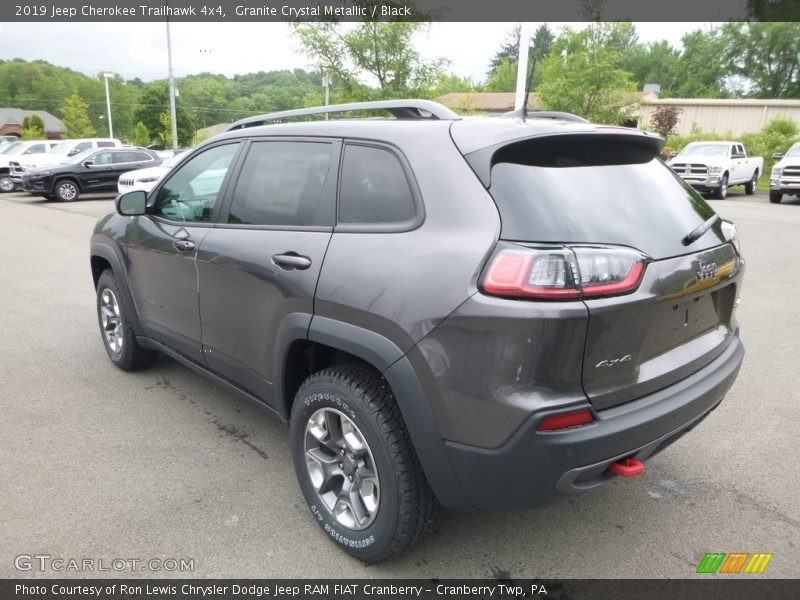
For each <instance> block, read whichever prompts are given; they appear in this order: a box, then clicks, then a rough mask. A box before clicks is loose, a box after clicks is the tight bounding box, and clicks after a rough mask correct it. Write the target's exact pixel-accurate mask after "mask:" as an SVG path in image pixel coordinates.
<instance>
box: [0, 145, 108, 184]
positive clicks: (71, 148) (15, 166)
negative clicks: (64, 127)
mask: <svg viewBox="0 0 800 600" xmlns="http://www.w3.org/2000/svg"><path fill="white" fill-rule="evenodd" d="M121 146H122V143H121V142H120V141H119V140H117V139H111V138H85V139H78V140H63V141H61V142H59V143H58V144H56V145H55V146H53V147H52V148H51V149H50V150H49V151H48V152H45V153H43V154H30V155H25V156H20V157H19V158H18V159H17V160H16V161H12V162H11V163H10V172H11V179H12V181H14V183H15V184H17V185H22V176H23V175H24V173H25V171H27V170H28V169H35V168H37V167H44V166H47V165H55V164H58V163H62V162H65V161H66V160H67V159H68V158H69V157H71V156H75V155H76V154H80V153H81V152H85V151H86V150H91V149H92V148H118V147H121Z"/></svg>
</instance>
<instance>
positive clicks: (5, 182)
mask: <svg viewBox="0 0 800 600" xmlns="http://www.w3.org/2000/svg"><path fill="white" fill-rule="evenodd" d="M15 189H17V184H16V183H14V182H13V181H11V176H10V175H9V174H8V173H4V174H2V175H0V192H2V193H4V194H6V193H8V192H13V191H14V190H15Z"/></svg>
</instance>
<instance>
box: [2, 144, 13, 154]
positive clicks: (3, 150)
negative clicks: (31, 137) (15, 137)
mask: <svg viewBox="0 0 800 600" xmlns="http://www.w3.org/2000/svg"><path fill="white" fill-rule="evenodd" d="M14 144H16V142H0V154H5V153H6V150H8V149H9V148H10V147H11V146H13V145H14Z"/></svg>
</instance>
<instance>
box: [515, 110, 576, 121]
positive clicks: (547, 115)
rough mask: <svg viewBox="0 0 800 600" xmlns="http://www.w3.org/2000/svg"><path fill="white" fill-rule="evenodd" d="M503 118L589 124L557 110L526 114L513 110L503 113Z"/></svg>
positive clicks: (529, 111)
mask: <svg viewBox="0 0 800 600" xmlns="http://www.w3.org/2000/svg"><path fill="white" fill-rule="evenodd" d="M503 116H504V117H510V118H517V119H560V120H562V121H574V122H575V123H588V122H589V121H587V120H586V119H584V118H583V117H579V116H578V115H573V114H572V113H568V112H559V111H555V110H528V111H526V112H525V113H523V112H522V111H521V110H512V111H511V112H507V113H503Z"/></svg>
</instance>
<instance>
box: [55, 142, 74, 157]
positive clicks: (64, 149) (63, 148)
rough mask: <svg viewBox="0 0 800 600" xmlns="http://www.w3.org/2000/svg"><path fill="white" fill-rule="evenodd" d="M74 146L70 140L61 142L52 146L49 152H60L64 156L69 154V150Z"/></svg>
mask: <svg viewBox="0 0 800 600" xmlns="http://www.w3.org/2000/svg"><path fill="white" fill-rule="evenodd" d="M74 147H75V144H73V143H72V142H61V143H60V144H58V145H57V146H53V149H52V150H50V154H62V155H64V156H66V155H67V154H69V151H70V150H72V149H73V148H74Z"/></svg>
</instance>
